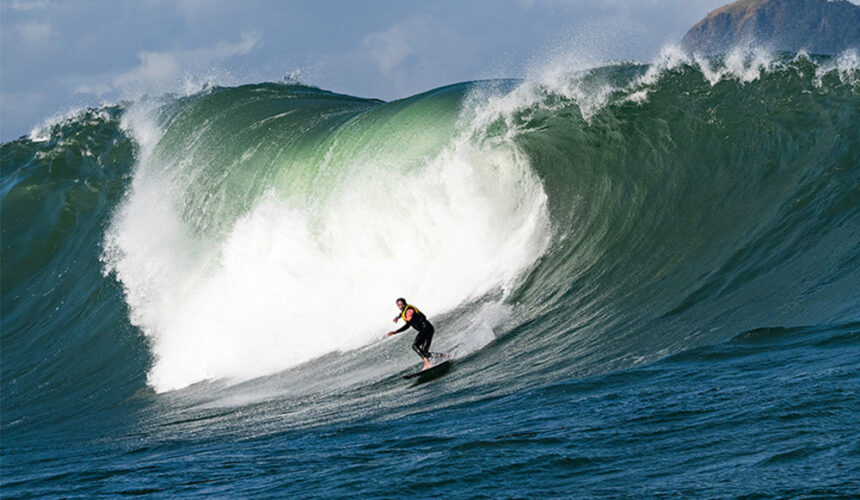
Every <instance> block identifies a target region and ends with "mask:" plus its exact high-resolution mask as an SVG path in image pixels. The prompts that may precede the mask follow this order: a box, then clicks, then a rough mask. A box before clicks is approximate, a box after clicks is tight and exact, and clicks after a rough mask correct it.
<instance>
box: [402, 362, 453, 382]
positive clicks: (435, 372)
mask: <svg viewBox="0 0 860 500" xmlns="http://www.w3.org/2000/svg"><path fill="white" fill-rule="evenodd" d="M450 369H451V360H449V359H446V360H445V361H443V362H441V363H439V364H438V365H433V366H431V367H430V368H427V369H426V370H421V371H419V372H416V373H410V374H409V375H404V376H403V378H405V379H407V380H408V379H413V378H418V380H417V382H426V381H428V380H433V379H434V378H436V377H441V376H442V375H445V374H446V373H448V370H450Z"/></svg>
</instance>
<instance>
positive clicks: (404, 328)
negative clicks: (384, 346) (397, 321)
mask: <svg viewBox="0 0 860 500" xmlns="http://www.w3.org/2000/svg"><path fill="white" fill-rule="evenodd" d="M408 328H409V325H403V326H402V327H401V328H398V329H397V330H394V331H393V332H388V336H389V337H390V336H392V335H395V334H397V333H400V332H405V331H406V330H407V329H408Z"/></svg>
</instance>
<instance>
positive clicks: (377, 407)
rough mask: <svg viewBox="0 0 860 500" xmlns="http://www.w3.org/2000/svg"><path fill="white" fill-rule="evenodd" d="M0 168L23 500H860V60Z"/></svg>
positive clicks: (116, 114) (654, 76)
mask: <svg viewBox="0 0 860 500" xmlns="http://www.w3.org/2000/svg"><path fill="white" fill-rule="evenodd" d="M0 164H2V207H0V208H2V213H0V215H2V279H0V287H2V325H0V327H2V339H0V340H2V344H0V347H2V348H0V378H2V408H0V440H2V455H0V467H2V468H0V495H2V496H3V497H4V498H34V497H63V498H93V497H114V496H126V495H147V496H152V497H155V498H159V497H168V498H169V497H176V496H182V497H200V498H213V497H214V498H237V497H239V498H244V497H298V498H331V497H335V498H341V497H347V496H359V497H360V498H392V497H419V498H450V497H455V498H527V497H542V498H545V497H549V498H588V497H613V498H630V497H636V498H638V497H675V496H685V497H708V498H713V497H718V498H723V497H726V498H736V497H743V498H798V497H802V498H807V497H814V498H817V497H827V498H838V497H846V498H852V497H853V498H856V497H858V496H860V439H858V435H860V432H858V431H860V424H858V422H860V398H858V390H860V361H858V360H860V63H858V56H857V54H856V52H851V51H849V52H846V53H844V54H842V55H840V56H835V57H817V56H810V55H807V54H778V55H767V54H762V53H750V52H735V53H732V54H729V55H727V56H724V57H719V58H709V59H702V58H693V57H689V56H684V55H682V54H680V53H678V52H676V51H673V50H671V49H668V50H666V51H664V52H663V53H661V55H660V56H659V57H658V58H657V59H656V60H655V61H653V62H651V63H647V64H646V63H639V62H614V63H602V64H595V65H588V66H582V65H580V66H576V67H570V66H565V65H558V64H557V65H554V66H551V67H548V68H546V69H545V70H544V71H539V72H536V73H535V74H534V75H531V76H529V77H527V78H524V79H518V80H486V81H472V82H464V83H456V84H452V85H449V86H445V87H441V88H437V89H434V90H430V91H428V92H425V93H422V94H419V95H415V96H411V97H408V98H405V99H401V100H396V101H392V102H383V101H380V100H375V99H365V98H359V97H353V96H349V95H343V94H337V93H333V92H329V91H326V90H322V89H319V88H315V87H311V86H306V85H301V84H297V83H294V82H287V83H274V82H270V83H256V84H248V85H241V86H236V87H220V86H207V87H205V88H201V89H197V90H195V91H193V92H188V93H185V94H168V95H161V96H146V97H140V98H138V99H134V100H129V101H123V102H119V103H115V104H106V105H104V106H101V107H98V108H88V109H84V110H79V111H76V112H73V113H70V114H68V115H66V116H63V117H61V118H56V119H53V120H49V121H48V122H46V123H45V124H44V125H42V126H40V127H37V129H35V130H34V131H33V132H32V133H31V134H30V135H29V136H24V137H21V138H19V139H17V140H14V141H10V142H7V143H5V144H3V145H2V147H0ZM398 297H405V298H406V299H407V300H408V301H409V302H410V303H412V304H415V305H416V306H418V307H419V308H420V309H421V310H422V311H423V312H424V313H425V314H427V316H428V317H429V319H430V320H431V321H432V322H433V324H434V325H435V327H436V334H435V336H434V338H433V344H432V350H433V351H437V352H446V353H450V354H451V355H452V356H453V358H454V361H453V364H452V367H451V369H450V371H449V372H448V373H447V374H445V375H444V376H441V377H438V378H435V379H433V380H430V381H426V382H424V381H419V382H418V383H415V382H413V381H411V380H404V379H403V378H402V377H401V376H402V375H405V374H407V373H410V372H412V371H414V370H416V369H417V368H419V367H420V364H421V361H420V359H419V358H418V357H417V356H416V355H415V353H414V352H412V350H411V348H410V345H411V342H412V339H413V337H414V335H413V333H414V332H412V333H404V334H401V335H398V336H395V337H393V338H388V337H386V332H388V331H389V330H392V329H394V327H393V323H392V321H391V318H393V317H394V315H396V314H397V313H398V310H397V308H396V306H395V300H396V299H397V298H398Z"/></svg>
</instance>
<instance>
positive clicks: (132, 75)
mask: <svg viewBox="0 0 860 500" xmlns="http://www.w3.org/2000/svg"><path fill="white" fill-rule="evenodd" d="M137 57H138V58H140V64H139V65H138V66H137V67H136V68H134V69H133V70H131V71H129V72H127V73H123V74H121V75H119V76H117V77H116V78H114V79H113V86H114V87H120V88H124V87H146V88H151V87H157V86H160V85H163V84H165V83H169V82H171V81H173V80H175V79H176V78H178V77H179V75H180V65H179V62H178V61H177V60H176V56H174V55H173V54H170V53H159V52H141V53H140V54H138V55H137Z"/></svg>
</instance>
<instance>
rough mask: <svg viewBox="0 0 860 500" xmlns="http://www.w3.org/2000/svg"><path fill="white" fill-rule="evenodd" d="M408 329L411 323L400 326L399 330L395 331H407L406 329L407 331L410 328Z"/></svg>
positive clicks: (395, 331)
mask: <svg viewBox="0 0 860 500" xmlns="http://www.w3.org/2000/svg"><path fill="white" fill-rule="evenodd" d="M408 329H409V323H406V324H405V325H403V326H402V327H400V328H398V329H397V330H394V333H400V332H405V331H406V330H408Z"/></svg>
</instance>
